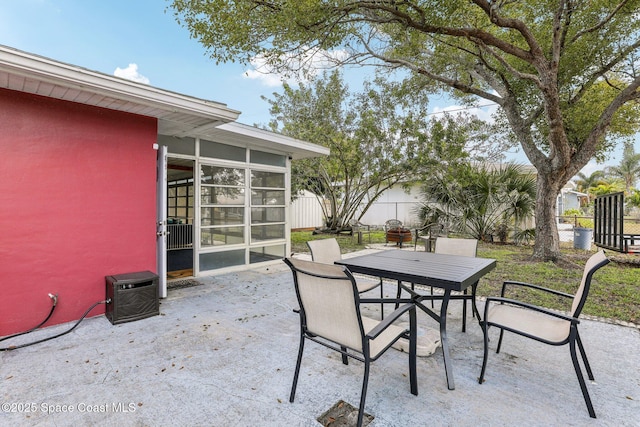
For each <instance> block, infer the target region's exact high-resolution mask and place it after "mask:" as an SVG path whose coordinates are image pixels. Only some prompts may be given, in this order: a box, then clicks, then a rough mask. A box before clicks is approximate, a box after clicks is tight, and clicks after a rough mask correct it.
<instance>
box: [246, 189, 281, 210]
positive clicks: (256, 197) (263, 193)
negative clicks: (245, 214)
mask: <svg viewBox="0 0 640 427" xmlns="http://www.w3.org/2000/svg"><path fill="white" fill-rule="evenodd" d="M251 204H252V205H253V206H259V205H270V206H273V205H280V206H284V205H285V201H284V190H256V189H253V190H251Z"/></svg>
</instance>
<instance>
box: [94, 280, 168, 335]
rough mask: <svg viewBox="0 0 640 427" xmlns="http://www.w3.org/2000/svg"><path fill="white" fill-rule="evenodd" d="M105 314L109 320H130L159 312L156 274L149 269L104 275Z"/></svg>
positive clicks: (119, 321)
mask: <svg viewBox="0 0 640 427" xmlns="http://www.w3.org/2000/svg"><path fill="white" fill-rule="evenodd" d="M106 282H107V283H106V284H107V299H110V300H111V302H110V303H108V304H107V309H106V313H105V314H106V316H107V319H109V321H110V322H111V323H112V324H114V325H116V324H118V323H125V322H132V321H134V320H140V319H144V318H146V317H151V316H157V315H159V314H160V299H159V296H158V276H157V275H156V274H154V273H152V272H150V271H139V272H136V273H126V274H114V275H113V276H106Z"/></svg>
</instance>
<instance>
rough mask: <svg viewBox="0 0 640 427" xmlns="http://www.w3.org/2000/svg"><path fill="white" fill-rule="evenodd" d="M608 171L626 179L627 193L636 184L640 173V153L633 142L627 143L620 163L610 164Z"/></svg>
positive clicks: (616, 176)
mask: <svg viewBox="0 0 640 427" xmlns="http://www.w3.org/2000/svg"><path fill="white" fill-rule="evenodd" d="M607 172H608V174H609V175H611V176H613V177H614V178H620V179H622V180H623V181H624V186H625V190H626V192H627V193H629V192H630V191H631V189H632V188H633V187H634V186H635V184H636V179H637V178H638V175H640V154H636V152H635V149H634V148H633V144H631V143H628V144H625V147H624V152H623V153H622V159H621V160H620V164H619V165H618V166H609V167H608V168H607Z"/></svg>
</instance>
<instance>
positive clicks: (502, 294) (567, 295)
mask: <svg viewBox="0 0 640 427" xmlns="http://www.w3.org/2000/svg"><path fill="white" fill-rule="evenodd" d="M507 285H516V286H522V287H526V288H531V289H537V290H539V291H543V292H548V293H550V294H554V295H558V296H561V297H565V298H573V297H574V295H571V294H567V293H565V292H560V291H556V290H555V289H550V288H545V287H543V286H538V285H532V284H531V283H525V282H517V281H512V280H506V281H505V282H503V283H502V292H501V293H500V296H502V297H504V292H505V290H506V287H507Z"/></svg>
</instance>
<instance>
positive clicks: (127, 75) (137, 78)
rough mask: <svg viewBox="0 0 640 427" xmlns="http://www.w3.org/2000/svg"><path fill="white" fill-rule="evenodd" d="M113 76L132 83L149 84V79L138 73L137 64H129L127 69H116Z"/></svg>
mask: <svg viewBox="0 0 640 427" xmlns="http://www.w3.org/2000/svg"><path fill="white" fill-rule="evenodd" d="M113 75H114V76H116V77H122V78H123V79H127V80H132V81H134V82H138V83H144V84H146V85H148V84H149V79H148V78H147V77H145V76H143V75H142V74H140V73H139V72H138V64H129V66H128V67H127V68H120V67H117V68H116V70H115V71H114V72H113Z"/></svg>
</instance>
